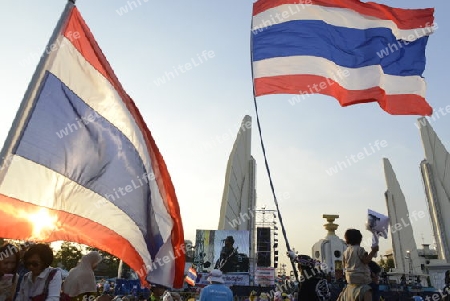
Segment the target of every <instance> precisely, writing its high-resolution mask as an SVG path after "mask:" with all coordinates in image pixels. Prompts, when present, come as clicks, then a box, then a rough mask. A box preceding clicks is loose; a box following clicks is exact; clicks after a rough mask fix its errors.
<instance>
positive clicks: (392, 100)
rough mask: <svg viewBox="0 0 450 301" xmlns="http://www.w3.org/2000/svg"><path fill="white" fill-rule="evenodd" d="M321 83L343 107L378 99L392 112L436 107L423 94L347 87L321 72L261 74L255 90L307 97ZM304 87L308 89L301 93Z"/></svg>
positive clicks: (258, 93)
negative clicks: (350, 88)
mask: <svg viewBox="0 0 450 301" xmlns="http://www.w3.org/2000/svg"><path fill="white" fill-rule="evenodd" d="M320 83H325V85H324V86H325V88H324V89H321V90H320V91H319V92H318V93H317V94H324V95H329V96H332V97H334V98H336V99H337V100H338V101H339V103H340V105H341V106H343V107H346V106H350V105H354V104H360V103H369V102H378V104H379V105H380V107H381V108H382V109H383V110H385V111H386V112H388V113H389V114H392V115H423V116H425V115H427V116H430V115H431V114H432V113H433V109H432V108H431V107H430V105H429V104H428V103H427V102H426V100H425V99H424V98H423V97H421V96H420V95H415V94H407V95H405V94H399V95H386V94H385V92H384V90H383V89H381V88H379V87H374V88H370V89H367V90H347V89H345V88H343V87H342V86H340V85H339V83H337V82H335V81H333V80H332V79H329V78H325V77H322V76H317V75H285V76H273V77H263V78H257V79H255V94H256V96H261V95H266V94H297V95H298V97H300V98H302V99H303V98H306V97H308V96H304V95H305V94H308V92H311V91H310V89H311V87H312V86H314V85H316V86H317V85H318V84H320ZM321 87H322V85H321ZM302 91H303V92H306V93H303V94H301V93H302ZM313 92H314V91H313ZM299 94H300V95H299ZM309 94H316V93H309ZM302 99H301V100H302ZM301 100H300V101H301Z"/></svg>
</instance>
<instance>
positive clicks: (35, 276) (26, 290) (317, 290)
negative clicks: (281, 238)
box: [0, 229, 450, 301]
mask: <svg viewBox="0 0 450 301" xmlns="http://www.w3.org/2000/svg"><path fill="white" fill-rule="evenodd" d="M345 240H346V243H347V245H348V247H347V249H346V250H345V252H344V254H343V267H344V269H345V280H346V285H345V287H344V289H343V290H342V292H341V293H340V295H339V296H338V298H337V301H380V300H382V299H381V298H380V292H379V280H380V273H381V268H380V266H379V265H378V264H377V263H375V262H374V261H373V260H372V259H373V257H374V256H375V253H376V252H377V251H378V247H377V246H373V247H372V249H371V251H370V252H366V251H365V250H364V248H363V247H361V246H360V244H361V241H362V235H361V232H360V231H359V230H356V229H349V230H347V231H346V233H345ZM291 259H292V260H293V261H295V262H296V263H297V264H298V270H299V272H300V278H299V279H300V285H299V287H298V290H295V292H291V293H289V292H282V291H277V290H274V291H271V292H270V293H267V292H256V291H252V292H251V293H250V295H249V296H248V297H247V298H246V299H245V300H246V301H266V300H267V301H269V300H270V301H286V300H289V301H329V300H331V294H330V289H329V283H328V282H327V279H326V275H325V273H324V271H323V270H322V269H321V265H320V262H318V261H316V260H314V259H312V258H311V257H310V256H308V255H295V256H293V257H291ZM101 261H102V257H101V255H100V254H99V253H98V252H96V251H91V252H89V253H87V254H85V255H84V256H83V257H82V258H81V260H80V261H79V263H78V265H77V266H76V267H75V268H73V269H71V270H70V271H69V273H68V275H67V276H66V277H65V278H64V281H63V277H62V273H61V270H60V269H58V268H52V267H51V264H52V262H53V250H52V249H51V247H50V246H49V245H47V244H42V243H37V244H32V245H30V246H28V247H26V246H22V247H21V248H19V247H16V246H15V245H13V244H10V243H3V245H0V301H97V300H98V301H144V300H148V301H161V300H162V301H196V300H199V301H232V300H237V299H236V297H235V296H233V292H232V291H231V289H230V288H229V287H228V286H226V285H225V284H224V279H223V275H222V271H221V270H220V269H213V270H212V271H211V272H210V274H209V277H208V279H207V280H208V281H209V283H210V284H209V285H207V286H206V287H204V288H202V289H201V290H200V291H197V293H191V292H190V293H178V292H174V291H171V290H170V288H168V287H165V286H162V285H160V284H158V283H151V284H150V286H151V294H150V296H149V297H148V298H147V297H144V296H143V295H140V296H114V293H113V290H112V289H111V286H110V284H109V283H108V282H107V281H104V282H103V283H102V289H101V290H100V291H99V287H98V285H97V283H96V279H95V276H94V270H95V268H96V267H97V265H98V264H99V263H100V262H101ZM445 284H446V287H445V288H444V292H447V295H448V296H447V297H446V298H447V299H440V300H445V301H449V299H450V297H449V296H450V271H447V273H446V274H445ZM239 300H242V298H240V299H239ZM413 300H423V299H421V297H420V296H414V299H413Z"/></svg>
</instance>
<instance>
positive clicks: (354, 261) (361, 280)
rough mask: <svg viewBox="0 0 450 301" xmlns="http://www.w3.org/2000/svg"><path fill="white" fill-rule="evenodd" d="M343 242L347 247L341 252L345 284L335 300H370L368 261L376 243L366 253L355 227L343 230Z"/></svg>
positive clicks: (373, 253)
mask: <svg viewBox="0 0 450 301" xmlns="http://www.w3.org/2000/svg"><path fill="white" fill-rule="evenodd" d="M344 238H345V242H346V243H347V245H348V247H347V249H346V250H345V251H344V254H343V257H344V258H343V265H344V269H345V279H346V280H347V286H346V287H345V288H344V290H343V291H342V292H341V294H340V295H339V297H338V299H337V301H350V300H364V301H371V300H372V288H371V287H370V286H369V284H370V283H371V282H372V279H371V277H370V269H369V266H368V263H369V262H370V261H371V260H372V259H373V258H374V257H375V254H376V253H377V252H378V250H379V247H378V245H376V246H372V250H371V251H370V253H367V252H366V251H365V250H364V248H363V247H361V246H360V244H361V241H362V234H361V232H360V231H359V230H357V229H348V230H347V231H345V235H344Z"/></svg>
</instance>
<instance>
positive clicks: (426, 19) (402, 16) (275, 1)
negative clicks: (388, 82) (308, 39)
mask: <svg viewBox="0 0 450 301" xmlns="http://www.w3.org/2000/svg"><path fill="white" fill-rule="evenodd" d="M283 4H294V5H298V8H299V10H300V11H299V12H296V13H301V9H302V8H304V7H305V6H307V5H311V4H312V5H320V6H327V7H338V8H347V9H350V10H353V11H356V12H358V13H360V14H362V15H365V16H370V17H375V18H377V19H381V20H392V21H393V22H394V23H395V24H397V26H398V28H400V29H414V28H420V27H426V26H431V25H432V24H433V22H434V17H433V14H434V8H424V9H403V8H393V7H389V6H387V5H383V4H378V3H374V2H367V3H363V2H361V1H359V0H259V1H257V2H255V3H254V4H253V16H256V15H257V14H259V13H261V12H263V11H266V10H268V9H270V8H274V7H277V6H280V5H283Z"/></svg>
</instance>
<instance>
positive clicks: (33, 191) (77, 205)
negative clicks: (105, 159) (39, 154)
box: [0, 155, 152, 265]
mask: <svg viewBox="0 0 450 301" xmlns="http://www.w3.org/2000/svg"><path fill="white" fill-rule="evenodd" d="M19 182H20V183H23V184H18V183H19ZM22 185H26V186H27V189H23V187H22ZM0 191H1V193H2V194H4V195H6V196H9V197H12V198H16V199H19V200H21V201H24V202H27V203H31V204H35V205H38V206H41V207H47V208H51V209H55V210H61V211H65V212H68V213H71V214H74V215H77V216H80V217H83V218H86V219H89V220H91V221H94V222H96V223H98V224H100V225H103V226H104V227H106V228H109V229H111V230H112V231H114V232H116V233H117V234H119V235H121V236H122V237H124V238H125V239H126V240H128V241H129V242H130V243H131V244H132V245H133V247H134V248H135V249H136V251H137V252H138V253H139V255H140V256H141V257H142V259H143V261H144V263H145V264H146V265H150V264H151V262H152V260H151V258H150V256H149V254H148V250H147V245H146V243H145V241H144V239H143V237H142V232H141V231H140V230H139V228H138V227H137V225H136V223H135V222H134V221H133V220H132V219H131V218H130V217H129V216H128V215H127V214H125V213H124V212H123V211H122V210H120V209H119V208H118V207H116V206H115V205H114V204H112V203H111V202H110V201H109V200H107V199H106V198H104V197H103V196H101V195H99V194H97V193H95V192H93V191H92V190H89V189H87V188H85V187H83V186H81V185H79V184H78V183H76V182H73V181H72V180H70V179H68V178H66V177H64V176H63V175H61V174H59V173H57V172H54V171H53V170H51V169H48V168H46V167H45V166H43V165H40V164H36V163H34V162H32V161H30V160H27V159H25V158H22V157H20V156H17V155H14V156H13V159H12V160H11V163H10V165H9V167H8V172H7V173H6V176H5V178H4V181H3V183H2V184H1V185H0ZM111 217H114V220H113V221H112V220H111Z"/></svg>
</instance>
